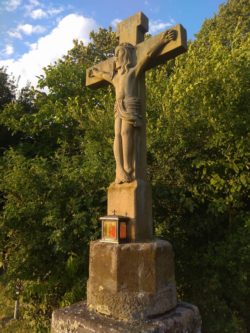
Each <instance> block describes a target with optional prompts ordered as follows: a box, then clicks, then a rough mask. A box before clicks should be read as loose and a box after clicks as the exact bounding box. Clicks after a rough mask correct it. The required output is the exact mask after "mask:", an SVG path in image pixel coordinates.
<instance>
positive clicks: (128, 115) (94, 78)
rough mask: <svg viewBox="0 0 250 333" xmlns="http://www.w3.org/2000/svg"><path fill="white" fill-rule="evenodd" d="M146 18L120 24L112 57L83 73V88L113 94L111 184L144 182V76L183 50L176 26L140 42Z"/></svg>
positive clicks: (181, 30)
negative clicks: (113, 173)
mask: <svg viewBox="0 0 250 333" xmlns="http://www.w3.org/2000/svg"><path fill="white" fill-rule="evenodd" d="M147 31H148V18H147V17H146V16H145V15H144V14H143V13H141V12H139V13H136V14H135V15H133V16H131V17H129V18H127V19H126V20H124V21H122V22H120V23H119V24H118V27H117V37H118V38H119V45H118V47H117V48H116V50H115V56H114V57H112V58H109V59H107V60H106V61H103V62H102V63H99V64H97V65H95V66H94V67H92V68H90V69H88V70H87V79H86V85H87V86H90V87H93V88H98V87H100V86H101V85H104V84H106V83H110V84H112V85H113V86H114V88H115V92H116V102H115V107H114V117H115V139H114V156H115V160H116V177H115V182H116V183H118V184H121V183H125V182H131V181H133V180H134V179H145V178H146V128H145V75H144V72H145V71H146V70H148V69H150V68H152V67H154V66H156V65H158V64H160V63H163V62H165V61H166V60H168V59H171V58H174V57H176V56H177V55H179V54H181V53H183V52H185V51H186V49H187V44H186V31H185V29H184V28H183V27H182V26H181V25H177V26H175V27H173V28H172V29H170V30H167V31H165V32H163V33H161V34H159V35H157V36H154V37H151V38H149V39H147V40H146V41H144V34H145V33H146V32H147Z"/></svg>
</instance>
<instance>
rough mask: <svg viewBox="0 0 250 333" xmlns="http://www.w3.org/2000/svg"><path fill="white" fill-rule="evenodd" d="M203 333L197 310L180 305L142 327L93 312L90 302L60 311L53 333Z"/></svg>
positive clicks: (54, 321) (193, 307) (55, 313)
mask: <svg viewBox="0 0 250 333" xmlns="http://www.w3.org/2000/svg"><path fill="white" fill-rule="evenodd" d="M184 332H185V333H201V318H200V314H199V310H198V308H197V307H196V306H194V305H191V304H188V303H183V302H180V303H179V304H178V305H177V307H176V308H175V309H174V310H172V311H169V312H167V313H165V314H163V315H161V316H157V317H155V318H152V319H150V320H147V321H145V322H140V323H126V322H124V321H118V320H115V319H112V318H110V317H106V316H103V315H100V314H98V313H96V312H92V311H89V310H88V308H87V304H86V302H80V303H76V304H73V305H71V306H69V307H67V308H64V309H60V310H56V311H54V312H53V315H52V327H51V333H184Z"/></svg>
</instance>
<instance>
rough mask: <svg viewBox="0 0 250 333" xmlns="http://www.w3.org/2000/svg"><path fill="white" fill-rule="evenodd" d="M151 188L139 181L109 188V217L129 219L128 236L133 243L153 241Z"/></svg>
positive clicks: (113, 185)
mask: <svg viewBox="0 0 250 333" xmlns="http://www.w3.org/2000/svg"><path fill="white" fill-rule="evenodd" d="M151 196H152V195H151V186H150V184H149V183H147V182H146V181H144V180H141V179H138V180H134V181H133V182H131V183H124V184H115V183H112V184H111V185H110V186H109V188H108V215H113V214H114V212H115V214H117V215H122V216H127V217H129V223H128V234H129V239H130V240H131V241H132V242H144V241H149V240H152V238H153V229H152V225H153V223H152V198H151Z"/></svg>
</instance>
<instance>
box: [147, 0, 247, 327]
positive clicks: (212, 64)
mask: <svg viewBox="0 0 250 333" xmlns="http://www.w3.org/2000/svg"><path fill="white" fill-rule="evenodd" d="M249 41H250V34H249V4H248V2H247V1H239V2H236V1H233V0H231V1H229V2H228V3H227V4H225V5H223V6H222V7H221V9H220V12H219V14H218V15H216V16H215V17H214V18H213V19H210V20H207V21H205V22H204V25H203V27H202V29H201V31H200V32H199V34H198V35H197V38H196V40H195V41H194V42H192V43H190V45H189V51H188V54H186V55H182V56H181V57H178V58H177V59H176V61H175V63H174V69H173V66H172V65H171V64H169V68H168V67H166V68H167V69H168V73H169V74H168V76H166V72H165V71H163V70H159V71H157V72H151V73H149V75H148V88H149V89H148V90H149V91H150V96H149V102H150V104H149V111H148V116H149V140H148V143H149V160H150V162H151V163H150V173H151V177H152V182H153V189H154V195H153V198H154V212H155V221H156V233H157V234H158V235H160V236H162V237H164V238H167V239H169V240H170V241H171V242H172V243H173V245H174V249H175V252H176V260H177V286H179V289H178V291H179V294H180V296H181V298H185V299H187V300H190V301H192V302H194V303H195V304H197V305H198V306H199V308H200V310H201V314H202V317H203V325H204V328H203V330H204V332H222V331H223V332H247V331H249V329H250V326H249V325H250V323H249V315H248V313H247V311H246V309H248V308H249V288H248V286H247V278H248V277H249V273H248V272H249V270H248V267H249V263H250V256H249V206H248V204H247V203H248V202H249V127H248V124H249V120H250V119H249V104H250V103H249V77H250V75H249V74H250V67H249V64H250V62H249V60H250V59H249V51H248V48H249ZM164 79H165V82H166V80H167V85H168V87H167V89H166V86H165V84H164V83H162V82H164ZM153 82H154V87H153V89H152V88H151V89H150V87H151V85H152V83H153ZM154 100H159V101H160V103H159V106H158V108H157V116H156V114H155V113H154V109H155V103H154ZM151 103H152V104H151ZM161 105H162V107H161ZM152 114H153V115H152ZM153 117H154V121H153V122H151V123H150V121H151V119H152V118H153ZM222 314H223V315H222Z"/></svg>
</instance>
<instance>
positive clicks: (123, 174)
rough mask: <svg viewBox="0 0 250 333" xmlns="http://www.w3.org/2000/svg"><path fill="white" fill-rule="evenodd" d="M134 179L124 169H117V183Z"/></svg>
mask: <svg viewBox="0 0 250 333" xmlns="http://www.w3.org/2000/svg"><path fill="white" fill-rule="evenodd" d="M131 181H132V178H131V176H130V175H129V174H127V172H125V171H124V170H119V171H118V170H117V171H116V178H115V183H116V184H122V183H129V182H131Z"/></svg>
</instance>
